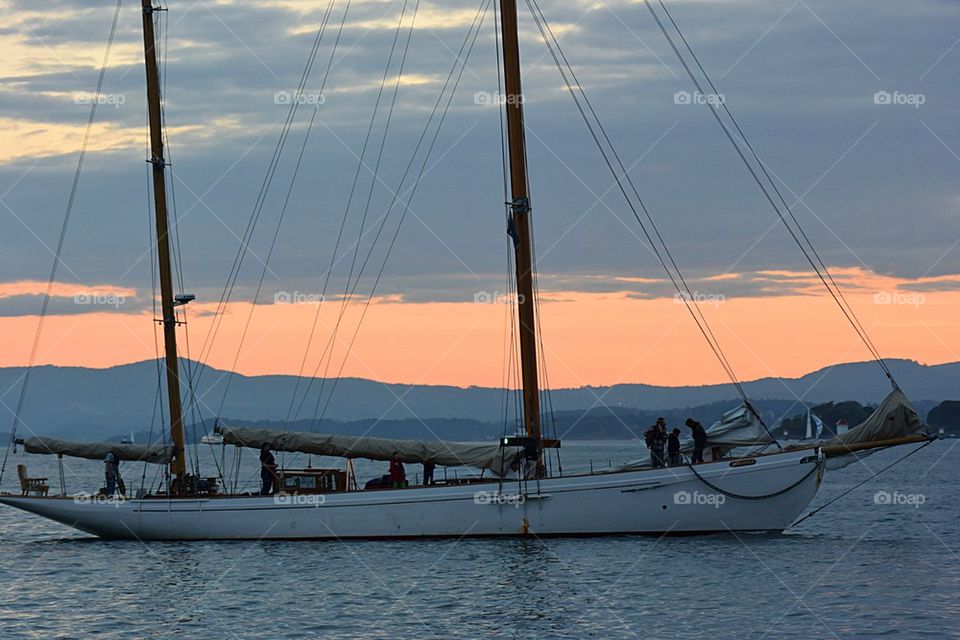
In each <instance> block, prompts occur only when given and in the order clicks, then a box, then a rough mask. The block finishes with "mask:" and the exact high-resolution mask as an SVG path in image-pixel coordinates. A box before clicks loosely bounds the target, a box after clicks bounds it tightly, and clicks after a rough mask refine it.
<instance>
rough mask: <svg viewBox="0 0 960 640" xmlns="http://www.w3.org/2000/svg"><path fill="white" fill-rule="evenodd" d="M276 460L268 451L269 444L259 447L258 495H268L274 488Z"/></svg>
mask: <svg viewBox="0 0 960 640" xmlns="http://www.w3.org/2000/svg"><path fill="white" fill-rule="evenodd" d="M276 480H277V461H276V460H274V458H273V454H272V453H270V445H268V444H267V443H263V446H262V447H260V495H262V496H269V495H271V494H272V493H273V492H274V490H275V489H276V486H275V483H276Z"/></svg>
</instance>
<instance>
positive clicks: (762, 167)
mask: <svg viewBox="0 0 960 640" xmlns="http://www.w3.org/2000/svg"><path fill="white" fill-rule="evenodd" d="M658 1H659V3H660V6H661V7H662V8H663V12H664V14H666V16H667V18H668V19H669V20H670V23H671V24H672V25H673V28H674V29H675V30H676V32H677V35H679V36H680V39H681V41H682V42H683V44H684V46H685V47H686V49H687V51H689V52H690V55H691V57H692V58H693V60H694V62H695V63H696V64H697V67H698V68H699V69H700V73H701V74H703V77H704V78H705V79H706V81H707V82H708V83H709V85H710V88H711V90H712V91H713V93H714V95H720V92H719V91H718V90H717V87H716V85H714V83H713V80H712V79H711V78H710V75H709V74H708V73H707V71H706V69H704V67H703V65H702V64H701V63H700V58H699V57H698V56H697V54H696V53H694V51H693V49H692V48H691V46H690V43H689V42H688V41H687V38H686V36H684V34H683V31H681V30H680V27H679V25H678V24H677V23H676V21H675V20H674V19H673V15H672V14H671V13H670V11H669V10H668V9H667V6H666V4H664V2H663V0H658ZM721 106H722V107H723V110H724V111H725V112H726V114H727V116H728V117H729V118H730V121H731V122H732V123H733V125H734V127H736V130H737V133H738V134H739V136H740V139H741V140H742V141H743V142H744V144H745V145H746V146H747V149H749V150H750V154H751V155H752V156H753V159H754V160H755V161H756V162H757V164H758V165H759V167H760V170H761V171H762V172H763V175H764V177H766V179H767V181H768V182H769V183H770V186H771V187H773V190H774V192H775V193H776V194H777V197H778V199H779V200H780V202H781V203H782V204H783V207H784V209H786V211H787V213H788V214H789V216H790V218H791V219H792V220H793V222H794V224H795V225H796V227H797V230H798V231H799V232H800V234H801V236H802V237H803V239H804V240H805V241H806V243H807V245H808V246H809V247H810V250H811V251H812V252H813V255H814V256H815V257H816V259H817V262H818V263H819V264H820V266H821V267H822V268H823V270H824V272H825V273H826V275H827V278H828V279H829V280H830V284H832V285H833V287H834V288H835V289H836V291H837V293H838V294H839V296H840V299H841V300H842V301H843V303H844V304H845V305H846V306H847V308H848V309H849V311H850V315H851V316H852V320H853V321H854V322H856V326H855V327H854V329H855V330H858V333H860V334H861V338H862V339H863V340H864V341H865V342H867V343H868V344H867V346H868V348H869V349H870V350H871V352H872V354H873V355H874V356H875V357H876V358H877V360H878V361H879V362H880V363H881V366H882V367H883V369H884V372H885V373H886V374H887V377H888V378H890V380H891V382H893V384H894V385H896V381H895V380H894V379H893V374H892V373H891V372H890V369H889V367H888V366H887V365H886V363H885V362H884V360H883V358H882V357H881V356H880V353H879V350H878V349H877V348H876V347H875V346H874V343H873V340H871V339H870V336H869V334H867V331H866V329H865V328H864V327H863V324H862V323H861V322H860V319H859V318H858V317H857V315H856V313H854V311H853V307H852V305H851V304H850V302H849V301H848V300H847V298H846V296H845V295H844V294H843V290H842V289H841V288H840V285H839V284H837V282H836V281H835V280H834V278H833V274H831V273H830V270H829V269H828V268H827V265H826V263H824V261H823V259H822V258H821V257H820V253H819V252H818V251H817V249H816V247H815V246H814V244H813V242H812V241H811V240H810V238H809V237H808V236H807V234H806V231H804V229H803V226H801V224H800V221H799V220H798V219H797V217H796V216H795V215H794V213H793V209H792V208H791V207H790V205H788V204H787V201H786V199H785V198H784V197H783V193H782V192H781V191H780V188H779V187H777V184H776V182H775V181H774V180H773V178H772V177H771V176H770V173H769V172H768V171H767V167H766V164H765V163H764V162H763V161H762V160H761V159H760V157H759V155H758V154H757V152H756V151H755V150H754V148H753V145H752V144H751V143H750V140H749V139H748V138H747V136H746V134H745V133H744V132H743V129H741V128H740V123H739V122H738V121H737V119H736V118H735V117H734V116H733V113H732V112H731V111H730V108H729V106H727V104H726V101H724V102H723V103H722V104H721ZM838 304H839V302H838Z"/></svg>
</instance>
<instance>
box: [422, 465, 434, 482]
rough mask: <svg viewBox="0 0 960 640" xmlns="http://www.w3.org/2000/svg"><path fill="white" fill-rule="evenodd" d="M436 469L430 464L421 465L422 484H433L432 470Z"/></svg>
mask: <svg viewBox="0 0 960 640" xmlns="http://www.w3.org/2000/svg"><path fill="white" fill-rule="evenodd" d="M436 468H437V465H435V464H433V463H432V462H424V463H423V484H433V470H434V469H436Z"/></svg>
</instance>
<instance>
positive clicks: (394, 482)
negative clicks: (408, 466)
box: [390, 451, 407, 489]
mask: <svg viewBox="0 0 960 640" xmlns="http://www.w3.org/2000/svg"><path fill="white" fill-rule="evenodd" d="M390 486H392V487H393V488H394V489H399V488H401V487H405V486H407V472H406V471H405V470H404V468H403V463H402V462H400V452H399V451H394V452H393V455H392V456H391V457H390Z"/></svg>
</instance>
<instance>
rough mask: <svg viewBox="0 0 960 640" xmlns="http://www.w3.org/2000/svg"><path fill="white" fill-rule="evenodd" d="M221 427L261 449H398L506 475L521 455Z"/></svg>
mask: <svg viewBox="0 0 960 640" xmlns="http://www.w3.org/2000/svg"><path fill="white" fill-rule="evenodd" d="M217 430H218V431H219V433H221V434H222V435H223V442H224V443H225V444H235V445H239V446H241V447H251V448H254V449H259V448H260V447H262V446H263V445H267V446H268V447H270V449H271V450H273V451H294V452H299V453H310V454H313V455H318V456H337V457H339V458H366V459H368V460H390V459H391V457H392V456H393V452H394V451H396V452H397V453H398V454H399V457H400V461H401V462H406V463H409V464H413V463H422V462H432V463H434V464H437V465H440V466H443V467H460V466H463V467H474V468H476V469H489V470H490V471H492V472H493V473H494V474H496V475H498V476H506V475H509V474H510V473H511V472H513V471H516V470H517V468H518V466H519V462H520V456H521V452H519V451H515V450H511V449H505V448H502V447H501V446H500V445H499V444H472V443H467V442H444V441H442V440H436V441H433V442H426V441H422V440H394V439H392V438H370V437H367V436H337V435H330V434H322V433H309V432H305V431H279V430H276V429H256V428H249V427H230V426H227V425H224V424H221V425H220V426H218V428H217Z"/></svg>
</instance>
